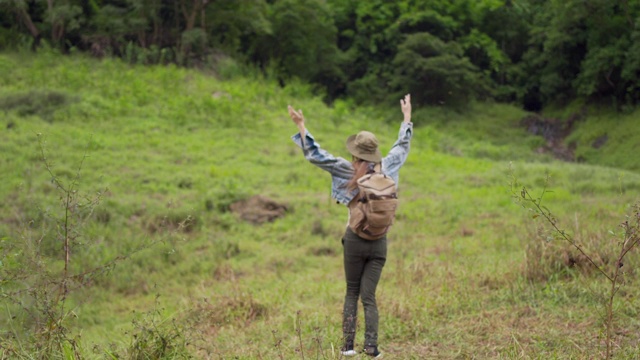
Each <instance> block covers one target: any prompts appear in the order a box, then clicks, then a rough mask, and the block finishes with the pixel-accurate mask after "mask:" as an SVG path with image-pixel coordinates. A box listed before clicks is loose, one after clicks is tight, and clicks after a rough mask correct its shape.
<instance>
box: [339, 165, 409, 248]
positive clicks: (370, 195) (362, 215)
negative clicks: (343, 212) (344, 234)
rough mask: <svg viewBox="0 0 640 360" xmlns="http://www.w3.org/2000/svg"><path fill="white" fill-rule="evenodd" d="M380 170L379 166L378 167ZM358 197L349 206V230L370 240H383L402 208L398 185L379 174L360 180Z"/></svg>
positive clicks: (376, 172)
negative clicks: (397, 209)
mask: <svg viewBox="0 0 640 360" xmlns="http://www.w3.org/2000/svg"><path fill="white" fill-rule="evenodd" d="M376 169H377V170H379V165H376ZM358 190H359V192H358V195H357V198H356V199H355V200H354V202H353V203H352V204H351V205H350V206H349V209H350V212H349V227H350V228H351V230H353V232H355V233H356V234H357V235H358V236H360V237H361V238H363V239H367V240H377V239H380V238H381V237H383V236H384V235H385V234H386V233H387V231H389V228H390V227H391V225H392V224H393V220H394V218H395V215H396V208H397V207H398V195H397V192H396V182H395V181H393V179H392V178H391V177H390V176H387V175H385V174H383V173H381V172H378V171H375V172H373V173H370V174H366V175H364V176H362V177H361V178H359V179H358Z"/></svg>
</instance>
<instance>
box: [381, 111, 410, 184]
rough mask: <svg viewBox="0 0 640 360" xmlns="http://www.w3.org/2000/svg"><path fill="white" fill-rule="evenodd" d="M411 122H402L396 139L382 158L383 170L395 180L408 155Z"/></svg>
mask: <svg viewBox="0 0 640 360" xmlns="http://www.w3.org/2000/svg"><path fill="white" fill-rule="evenodd" d="M412 136H413V123H405V122H402V124H401V125H400V131H399V132H398V140H396V142H395V143H394V144H393V146H392V147H391V150H389V153H388V154H387V156H386V157H385V158H384V159H383V171H384V172H385V173H386V174H389V175H390V176H392V177H394V179H395V180H396V181H397V178H398V172H399V171H400V168H401V167H402V165H404V162H405V161H406V160H407V156H408V155H409V149H410V145H411V137H412Z"/></svg>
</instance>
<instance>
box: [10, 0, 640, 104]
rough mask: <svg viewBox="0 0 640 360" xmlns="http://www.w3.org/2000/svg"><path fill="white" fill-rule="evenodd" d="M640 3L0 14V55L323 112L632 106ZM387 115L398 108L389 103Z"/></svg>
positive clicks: (262, 1)
mask: <svg viewBox="0 0 640 360" xmlns="http://www.w3.org/2000/svg"><path fill="white" fill-rule="evenodd" d="M639 26H640V0H455V1H451V0H432V1H420V0H397V1H385V0H370V1H359V0H175V1H169V0H47V1H42V0H0V48H11V47H17V46H22V47H24V46H30V47H32V48H34V49H37V48H39V47H40V46H42V43H43V42H46V43H47V44H49V45H50V46H53V47H56V48H59V49H61V50H62V51H69V50H70V49H78V50H80V51H86V52H89V53H91V54H93V55H95V56H118V57H122V58H124V59H126V60H127V61H130V62H132V63H147V64H151V63H177V64H180V65H186V66H206V65H208V64H211V63H212V62H213V61H214V60H215V59H218V58H220V57H222V56H227V57H232V58H234V59H236V61H239V62H244V63H246V64H248V65H250V66H257V67H259V68H261V69H263V70H265V71H267V70H268V71H273V72H274V73H275V75H276V76H278V78H279V79H280V81H281V82H282V83H286V82H287V81H290V80H291V79H293V78H299V79H301V80H303V81H307V82H311V83H313V84H316V85H318V88H319V89H322V91H323V92H324V93H325V94H326V96H327V100H329V101H331V100H333V99H336V98H339V97H349V98H351V99H353V100H354V101H356V102H381V101H387V100H388V99H395V98H396V97H397V96H398V94H400V93H402V92H404V91H411V92H412V93H414V94H415V96H414V98H415V100H416V101H417V102H418V103H423V104H434V105H445V106H460V105H464V104H465V103H466V102H468V101H469V100H471V99H477V98H482V99H484V98H492V99H495V100H497V101H508V102H515V103H519V104H521V105H522V106H523V107H525V108H526V109H529V110H538V109H541V108H542V107H543V106H545V105H548V104H550V103H557V102H566V101H570V100H572V99H575V98H577V97H584V98H588V99H593V100H600V101H610V102H612V104H614V105H615V106H618V107H619V106H623V105H635V104H636V103H637V102H638V101H639V100H640V86H639V85H638V80H639V76H640V60H639V59H640V41H639V40H640V29H639ZM394 101H395V100H394Z"/></svg>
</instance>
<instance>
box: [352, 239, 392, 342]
mask: <svg viewBox="0 0 640 360" xmlns="http://www.w3.org/2000/svg"><path fill="white" fill-rule="evenodd" d="M342 245H343V248H344V274H345V278H346V280H347V294H346V296H345V297H344V310H343V318H342V331H343V334H344V339H345V342H353V341H354V339H355V334H356V317H357V314H358V297H360V298H361V299H362V306H363V307H364V323H365V331H364V342H365V343H364V346H367V345H375V346H377V345H378V307H377V305H376V287H377V286H378V280H380V274H381V273H382V268H383V267H384V263H385V261H386V260H387V237H386V236H384V237H383V238H381V239H378V240H365V239H362V238H360V237H359V236H358V235H356V234H355V233H353V231H351V229H350V228H347V231H346V232H345V234H344V237H343V238H342Z"/></svg>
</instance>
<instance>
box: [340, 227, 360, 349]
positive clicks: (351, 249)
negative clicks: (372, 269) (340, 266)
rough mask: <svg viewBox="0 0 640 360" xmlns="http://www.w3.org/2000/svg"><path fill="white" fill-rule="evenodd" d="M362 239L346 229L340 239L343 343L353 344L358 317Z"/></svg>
mask: <svg viewBox="0 0 640 360" xmlns="http://www.w3.org/2000/svg"><path fill="white" fill-rule="evenodd" d="M362 241H363V240H362V239H360V238H359V237H358V236H356V235H355V234H354V233H353V232H352V231H351V230H350V229H347V231H346V233H345V235H344V237H343V238H342V245H343V249H344V274H345V279H346V283H347V291H346V295H345V297H344V308H343V312H342V331H343V336H344V341H345V343H351V344H353V342H354V339H355V334H356V320H357V315H358V297H359V296H360V284H361V279H362V274H363V271H364V266H365V259H366V258H365V257H364V256H363V255H364V253H363V251H364V250H365V249H363V246H362V245H363V243H362Z"/></svg>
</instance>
